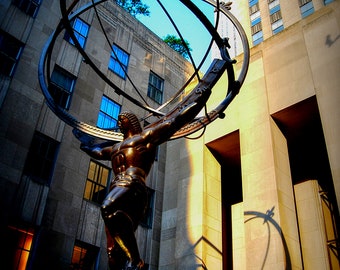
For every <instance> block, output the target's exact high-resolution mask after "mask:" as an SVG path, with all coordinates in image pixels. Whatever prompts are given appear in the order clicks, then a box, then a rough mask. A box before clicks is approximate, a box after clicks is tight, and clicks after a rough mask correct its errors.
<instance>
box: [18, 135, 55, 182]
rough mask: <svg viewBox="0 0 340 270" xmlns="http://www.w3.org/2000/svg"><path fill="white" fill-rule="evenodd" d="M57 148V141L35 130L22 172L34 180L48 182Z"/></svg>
mask: <svg viewBox="0 0 340 270" xmlns="http://www.w3.org/2000/svg"><path fill="white" fill-rule="evenodd" d="M58 150H59V142H57V141H55V140H53V139H52V138H50V137H48V136H46V135H44V134H42V133H40V132H37V131H36V132H35V133H34V135H33V139H32V142H31V146H30V149H29V151H28V154H27V158H26V163H25V167H24V173H25V174H26V175H28V176H30V177H31V178H32V179H34V180H35V181H38V182H40V183H43V184H49V183H50V180H51V178H52V175H53V170H54V164H55V160H56V158H57V154H58Z"/></svg>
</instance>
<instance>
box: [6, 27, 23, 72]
mask: <svg viewBox="0 0 340 270" xmlns="http://www.w3.org/2000/svg"><path fill="white" fill-rule="evenodd" d="M23 48H24V44H23V43H22V42H20V41H19V40H17V39H16V38H14V37H12V36H11V35H9V34H7V33H6V32H3V31H1V30H0V63H1V65H0V74H3V75H5V76H9V77H13V75H14V71H15V68H16V66H17V64H18V61H19V58H20V55H21V53H22V50H23Z"/></svg>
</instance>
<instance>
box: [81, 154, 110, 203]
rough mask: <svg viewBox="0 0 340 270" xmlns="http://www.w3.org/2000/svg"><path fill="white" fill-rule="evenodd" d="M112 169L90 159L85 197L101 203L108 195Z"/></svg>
mask: <svg viewBox="0 0 340 270" xmlns="http://www.w3.org/2000/svg"><path fill="white" fill-rule="evenodd" d="M109 179H110V170H109V169H108V168H107V167H105V166H103V165H101V164H100V163H98V162H95V161H92V160H91V161H90V165H89V170H88V172H87V179H86V185H85V191H84V199H86V200H89V201H92V202H95V203H99V204H101V203H102V202H103V200H104V199H105V196H106V191H107V184H108V182H109Z"/></svg>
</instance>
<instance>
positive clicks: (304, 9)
mask: <svg viewBox="0 0 340 270" xmlns="http://www.w3.org/2000/svg"><path fill="white" fill-rule="evenodd" d="M300 11H301V16H302V18H304V17H307V16H309V15H311V14H312V13H313V12H314V6H313V2H312V1H310V2H308V3H306V4H304V5H303V6H301V7H300Z"/></svg>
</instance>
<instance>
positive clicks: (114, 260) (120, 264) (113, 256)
mask: <svg viewBox="0 0 340 270" xmlns="http://www.w3.org/2000/svg"><path fill="white" fill-rule="evenodd" d="M105 232H106V239H107V255H108V261H109V268H110V269H111V270H116V269H119V270H121V269H123V268H124V267H125V265H126V262H127V261H128V257H127V256H126V255H125V252H124V251H123V250H122V249H121V247H120V246H119V245H118V243H117V242H116V241H115V240H114V239H113V238H112V236H111V234H110V232H109V230H108V228H107V227H106V226H105Z"/></svg>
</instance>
